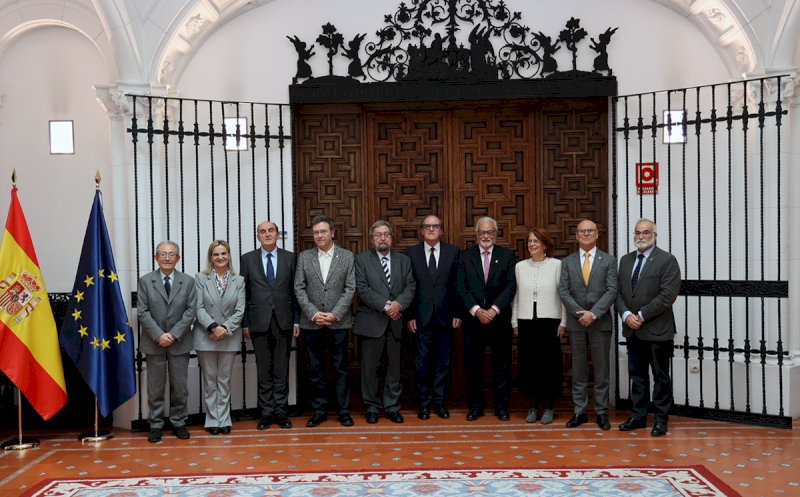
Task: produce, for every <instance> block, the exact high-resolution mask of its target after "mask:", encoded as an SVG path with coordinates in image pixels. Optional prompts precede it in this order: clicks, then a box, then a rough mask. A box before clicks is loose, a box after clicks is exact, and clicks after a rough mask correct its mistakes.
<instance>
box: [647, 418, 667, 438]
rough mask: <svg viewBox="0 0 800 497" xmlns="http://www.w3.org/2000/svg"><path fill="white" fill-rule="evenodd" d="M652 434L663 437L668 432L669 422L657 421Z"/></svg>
mask: <svg viewBox="0 0 800 497" xmlns="http://www.w3.org/2000/svg"><path fill="white" fill-rule="evenodd" d="M650 434H651V435H653V436H654V437H663V436H664V435H666V434H667V423H665V422H663V421H656V424H655V425H654V426H653V431H651V432H650Z"/></svg>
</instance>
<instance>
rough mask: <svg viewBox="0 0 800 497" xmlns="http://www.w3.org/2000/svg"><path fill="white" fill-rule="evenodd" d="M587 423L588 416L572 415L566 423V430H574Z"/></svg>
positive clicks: (584, 414)
mask: <svg viewBox="0 0 800 497" xmlns="http://www.w3.org/2000/svg"><path fill="white" fill-rule="evenodd" d="M588 422H589V416H587V415H586V413H583V414H573V415H572V417H571V418H569V421H567V428H575V427H578V426H580V425H582V424H583V423H588Z"/></svg>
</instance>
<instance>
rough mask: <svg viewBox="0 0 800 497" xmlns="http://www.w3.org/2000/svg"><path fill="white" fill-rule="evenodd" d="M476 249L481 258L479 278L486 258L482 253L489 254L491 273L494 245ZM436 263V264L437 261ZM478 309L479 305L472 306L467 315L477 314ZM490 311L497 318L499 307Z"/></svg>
mask: <svg viewBox="0 0 800 497" xmlns="http://www.w3.org/2000/svg"><path fill="white" fill-rule="evenodd" d="M478 249H480V252H478V254H479V255H480V256H481V276H483V259H484V257H486V256H484V255H483V253H484V252H489V272H490V273H491V272H492V252H493V251H494V245H492V246H491V247H489V248H488V249H485V248H483V247H481V246H480V245H478ZM437 262H438V260H437ZM480 308H481V306H479V305H473V306H472V309H470V310H469V313H470V314H472V315H473V316H474V315H475V313H476V312H478V309H480ZM492 309H494V312H496V313H497V315H498V316H499V315H500V308H499V307H497V306H496V305H493V306H492Z"/></svg>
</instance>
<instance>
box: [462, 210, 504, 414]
mask: <svg viewBox="0 0 800 497" xmlns="http://www.w3.org/2000/svg"><path fill="white" fill-rule="evenodd" d="M475 234H476V241H477V242H478V244H477V245H475V246H472V247H470V248H468V249H466V250H464V251H463V252H461V254H459V256H458V272H457V276H456V289H457V290H456V291H457V292H458V296H459V301H460V305H461V312H460V314H461V316H462V319H463V322H462V325H463V330H464V355H465V357H464V362H465V364H466V369H467V407H468V408H469V413H468V414H467V421H475V420H477V419H478V418H480V417H481V416H483V409H484V406H485V405H486V396H485V395H484V392H483V358H484V355H485V351H486V346H487V345H489V346H490V347H491V354H492V359H491V367H492V379H493V386H494V413H495V415H496V416H497V419H499V420H500V421H508V420H509V419H511V418H510V416H509V414H508V402H509V399H510V398H511V342H512V340H513V335H514V331H513V329H512V328H511V303H512V301H513V300H514V293H515V292H516V291H517V280H516V276H515V274H514V266H515V265H516V263H517V259H516V257H515V256H514V252H512V251H511V250H508V249H505V248H503V247H497V246H495V244H494V243H495V240H496V238H497V221H495V220H494V219H492V218H490V217H482V218H480V219H478V222H477V223H476V224H475Z"/></svg>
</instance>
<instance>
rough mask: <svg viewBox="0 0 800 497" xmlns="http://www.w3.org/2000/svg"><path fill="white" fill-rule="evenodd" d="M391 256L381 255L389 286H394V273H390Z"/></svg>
mask: <svg viewBox="0 0 800 497" xmlns="http://www.w3.org/2000/svg"><path fill="white" fill-rule="evenodd" d="M388 262H389V258H388V257H386V256H383V257H381V265H382V266H383V274H385V275H386V281H387V283H389V286H392V275H391V274H389V264H388Z"/></svg>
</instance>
